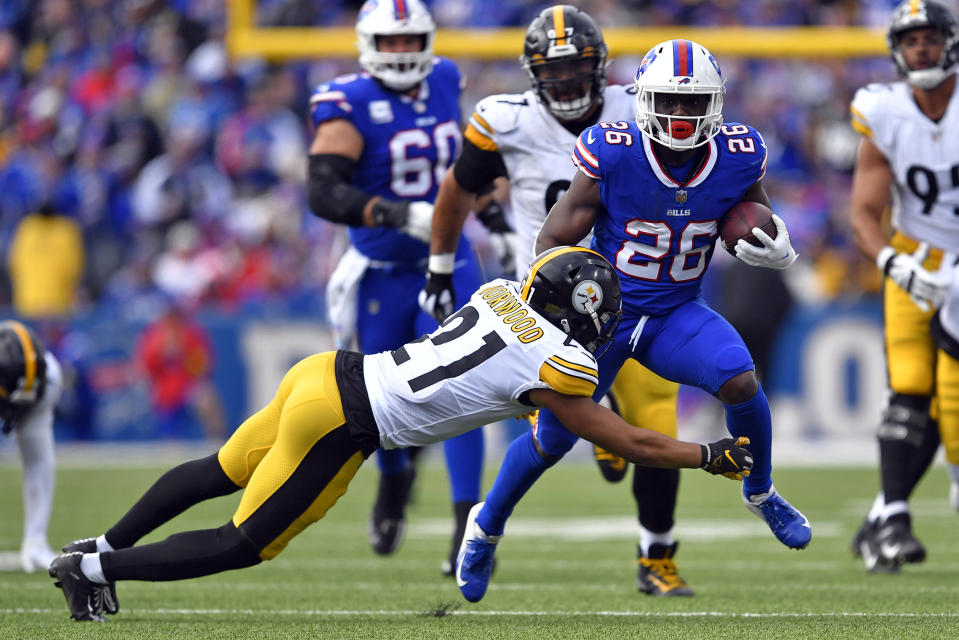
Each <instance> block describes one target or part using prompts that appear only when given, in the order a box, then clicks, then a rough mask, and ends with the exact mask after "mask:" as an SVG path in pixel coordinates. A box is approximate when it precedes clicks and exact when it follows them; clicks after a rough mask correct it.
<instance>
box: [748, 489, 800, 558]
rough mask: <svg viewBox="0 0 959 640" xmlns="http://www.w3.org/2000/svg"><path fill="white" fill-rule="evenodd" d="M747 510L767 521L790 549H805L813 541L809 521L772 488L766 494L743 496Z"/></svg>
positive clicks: (777, 536) (774, 532)
mask: <svg viewBox="0 0 959 640" xmlns="http://www.w3.org/2000/svg"><path fill="white" fill-rule="evenodd" d="M743 502H744V503H745V504H746V508H747V509H749V510H750V511H752V512H753V513H755V514H756V515H757V516H759V517H760V518H762V519H763V520H765V521H766V524H768V525H769V528H770V530H771V531H772V532H773V535H775V536H776V538H777V539H778V540H779V541H780V542H782V543H783V544H784V545H786V546H787V547H789V548H790V549H805V548H806V547H808V546H809V541H810V540H812V527H811V526H809V519H808V518H806V516H804V515H803V514H802V513H801V512H800V511H799V509H797V508H796V507H794V506H792V505H791V504H789V503H788V502H786V500H785V499H784V498H783V497H782V496H781V495H779V493H778V492H777V491H776V487H774V486H770V487H769V491H767V492H766V493H754V494H753V495H751V496H747V495H745V494H743Z"/></svg>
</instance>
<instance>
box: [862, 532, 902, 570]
mask: <svg viewBox="0 0 959 640" xmlns="http://www.w3.org/2000/svg"><path fill="white" fill-rule="evenodd" d="M878 529H879V524H878V522H870V521H869V520H868V519H867V520H863V522H862V526H861V527H859V531H857V532H856V535H855V536H853V538H852V543H851V547H852V552H853V553H854V554H856V555H857V556H859V557H860V558H862V562H863V564H864V565H865V566H866V571H868V572H869V573H899V568H900V566H901V563H900V562H899V561H897V560H890V559H888V558H885V557H883V555H882V554H881V553H880V552H879V543H878V541H877V539H876V533H877V531H878Z"/></svg>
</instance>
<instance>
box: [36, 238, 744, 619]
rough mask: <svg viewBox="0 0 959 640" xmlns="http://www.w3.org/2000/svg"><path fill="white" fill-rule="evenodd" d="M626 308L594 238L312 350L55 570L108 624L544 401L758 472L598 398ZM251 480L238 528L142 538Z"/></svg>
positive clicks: (679, 454) (587, 431) (585, 430)
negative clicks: (378, 459)
mask: <svg viewBox="0 0 959 640" xmlns="http://www.w3.org/2000/svg"><path fill="white" fill-rule="evenodd" d="M620 317H621V299H620V289H619V278H618V276H617V275H616V272H615V271H614V270H613V268H612V266H611V265H610V264H609V263H608V262H607V261H606V260H605V259H604V258H603V257H602V256H600V255H599V254H597V253H595V252H594V251H591V250H589V249H586V248H583V247H561V248H557V249H555V250H552V251H550V252H547V253H544V254H543V255H542V256H539V257H538V258H537V259H536V260H535V261H534V263H533V265H532V266H531V267H530V269H529V272H528V273H527V274H526V277H525V278H524V280H523V282H522V283H516V282H512V281H508V280H495V281H493V282H491V283H489V284H487V285H484V286H483V287H481V288H480V289H479V290H477V291H476V292H475V293H474V294H473V296H472V297H471V298H470V301H469V303H467V304H466V305H465V306H463V307H462V308H461V309H460V310H459V311H458V312H457V313H455V314H454V315H453V316H451V317H450V318H448V319H447V321H446V322H445V323H443V325H442V326H440V327H439V328H438V329H437V330H436V331H434V332H433V333H431V334H429V335H425V336H423V337H421V338H419V339H418V340H414V341H413V342H409V343H407V344H406V345H403V346H402V347H400V348H399V349H396V350H394V351H384V352H381V353H378V354H374V355H367V356H364V355H362V354H360V353H356V352H351V351H335V352H328V353H321V354H316V355H313V356H310V357H308V358H306V359H304V360H302V361H300V362H299V363H297V364H296V365H294V366H293V368H292V369H290V371H289V372H288V373H287V374H286V376H285V377H284V378H283V381H282V382H281V383H280V387H279V390H278V391H277V394H276V396H275V397H274V398H273V400H272V401H271V402H270V403H269V404H268V405H267V406H266V407H264V408H263V409H261V410H260V411H258V412H257V413H255V414H253V415H252V416H251V417H250V418H248V419H247V420H246V422H244V423H243V424H242V425H240V427H239V428H238V429H237V431H236V432H235V433H234V434H233V435H232V436H231V437H230V439H229V440H228V441H227V442H226V444H224V445H223V447H222V448H221V449H220V450H219V452H218V453H217V454H216V455H212V456H209V457H207V458H203V459H200V460H195V461H193V462H188V463H185V464H183V465H180V466H179V467H176V468H174V469H172V470H170V471H168V472H167V473H166V474H165V475H164V476H163V477H161V478H160V479H159V480H158V481H157V482H156V483H155V484H154V486H153V487H151V488H150V489H149V490H148V491H147V493H146V494H145V495H144V496H143V497H142V498H141V499H140V501H139V502H138V503H137V504H136V505H134V507H133V508H132V509H131V510H130V511H129V512H128V513H127V514H126V515H125V516H123V518H121V520H120V521H119V522H118V523H117V524H116V525H115V526H114V527H112V528H111V529H110V530H108V531H107V532H106V534H104V535H102V536H99V537H98V538H86V539H83V540H78V541H75V542H73V543H70V544H69V545H67V548H71V549H76V548H78V547H86V549H88V551H86V552H84V550H77V551H73V552H70V553H65V554H63V555H61V556H58V557H57V559H56V560H54V561H53V564H52V565H51V567H50V575H51V576H52V577H54V578H56V579H57V586H59V587H60V588H61V589H63V592H64V595H65V597H66V600H67V604H68V607H69V609H70V613H71V615H72V617H73V618H74V619H76V620H99V619H101V618H102V616H103V614H104V613H105V612H106V613H114V612H116V611H117V608H118V607H117V602H116V599H115V595H114V596H113V597H112V598H110V599H107V598H105V595H106V594H107V593H108V592H109V590H111V589H112V588H113V583H114V582H115V581H117V580H149V581H160V580H182V579H186V578H194V577H199V576H203V575H209V574H212V573H218V572H220V571H225V570H228V569H239V568H243V567H249V566H252V565H255V564H258V563H259V562H261V561H263V560H269V559H272V558H274V557H275V556H276V555H277V554H278V553H280V552H281V551H282V550H283V549H284V548H285V547H286V545H287V544H288V543H289V541H290V540H291V539H292V538H293V537H294V536H296V535H297V534H298V533H300V532H301V531H302V530H303V529H305V528H306V527H307V526H308V525H310V524H311V523H312V522H315V521H316V520H319V519H320V518H322V517H323V515H324V514H325V513H326V511H327V510H328V509H329V508H330V507H332V506H333V505H334V504H335V503H336V501H337V499H339V497H340V496H341V495H343V493H345V492H346V489H347V487H348V485H349V483H350V481H351V480H352V479H353V476H354V475H355V473H356V471H357V470H358V469H359V467H360V465H361V464H362V463H363V461H364V460H365V459H366V458H367V457H369V456H370V454H372V453H373V452H374V451H375V450H377V449H379V448H385V449H393V448H399V447H409V446H416V445H425V444H428V443H432V442H438V441H441V440H445V439H447V438H451V437H454V436H456V435H457V434H461V433H465V432H466V431H468V430H470V429H474V428H476V427H477V426H479V425H482V424H488V423H489V422H492V421H495V420H501V419H503V418H507V417H515V416H519V415H522V414H525V413H528V412H530V411H534V410H536V409H537V408H539V407H549V408H550V409H552V410H553V411H554V412H555V413H556V415H557V416H559V417H560V419H561V420H562V421H563V422H564V424H565V425H566V426H567V427H568V428H569V429H570V430H572V431H573V432H575V433H576V434H578V435H579V436H581V437H583V438H587V439H589V440H592V441H595V442H597V443H599V444H601V445H602V446H603V447H604V448H606V449H608V450H610V451H613V452H616V453H617V454H618V455H621V456H623V457H625V458H627V459H628V460H630V461H631V462H637V463H640V464H652V465H662V466H669V467H688V468H696V467H700V468H703V469H705V470H707V471H709V472H710V473H714V474H722V475H725V476H727V477H729V478H733V479H742V477H743V476H748V475H749V472H750V469H751V468H752V455H751V454H750V452H749V451H748V450H747V449H745V448H743V447H744V445H746V444H748V439H746V438H740V439H738V440H734V439H733V438H725V439H723V440H720V441H717V442H713V443H709V444H702V445H700V444H695V443H690V442H681V441H678V440H675V439H673V438H669V437H667V436H664V435H662V434H660V433H656V432H654V431H651V430H648V429H636V428H634V427H631V426H630V425H628V424H626V423H625V422H623V420H622V419H621V418H620V417H619V416H617V415H616V414H615V413H613V412H612V411H609V410H608V409H605V408H603V407H601V406H600V405H597V404H596V403H595V402H593V400H592V395H593V392H594V391H595V389H596V384H597V377H596V376H597V368H596V358H597V357H599V356H600V355H602V352H603V351H604V349H605V347H606V346H608V344H609V337H610V336H611V335H612V333H613V331H615V329H616V327H617V325H618V324H619V318H620ZM241 488H242V489H243V493H242V496H241V498H240V504H239V507H238V508H237V511H236V513H235V514H234V515H233V518H232V519H231V520H230V521H229V522H227V523H226V524H224V525H223V526H221V527H219V528H217V529H207V530H200V531H187V532H184V533H178V534H175V535H173V536H170V537H169V538H167V539H166V540H163V541H160V542H157V543H154V544H147V545H142V546H132V544H133V542H135V541H136V540H137V539H139V538H138V537H137V536H142V535H145V534H146V533H148V532H149V531H150V530H152V529H153V528H156V527H157V526H159V525H160V524H162V523H163V522H165V521H166V520H169V519H170V518H173V517H174V516H175V515H177V514H178V513H180V512H182V511H183V510H184V509H186V508H187V507H189V506H191V505H192V504H195V503H197V502H199V501H201V500H204V499H207V498H211V497H214V496H217V495H224V494H226V493H230V492H232V491H239V490H240V489H241ZM121 537H123V539H125V540H126V542H127V543H129V546H127V547H126V548H118V545H119V544H120V542H119V540H120V539H121ZM131 539H132V540H133V542H130V540H131Z"/></svg>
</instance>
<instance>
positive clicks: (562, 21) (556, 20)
mask: <svg viewBox="0 0 959 640" xmlns="http://www.w3.org/2000/svg"><path fill="white" fill-rule="evenodd" d="M553 28H554V29H555V30H556V45H557V46H559V45H563V44H566V16H565V15H564V14H563V5H561V4H558V5H556V6H555V7H553Z"/></svg>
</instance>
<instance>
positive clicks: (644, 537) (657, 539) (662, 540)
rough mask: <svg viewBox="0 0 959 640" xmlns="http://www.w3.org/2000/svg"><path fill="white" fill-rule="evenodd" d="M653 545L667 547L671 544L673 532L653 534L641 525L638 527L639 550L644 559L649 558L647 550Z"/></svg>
mask: <svg viewBox="0 0 959 640" xmlns="http://www.w3.org/2000/svg"><path fill="white" fill-rule="evenodd" d="M654 544H664V545H666V546H667V547H668V546H669V545H671V544H673V530H672V529H670V530H669V531H667V532H666V533H653V532H652V531H650V530H649V529H647V528H645V527H644V526H643V525H639V549H640V550H641V551H642V552H643V556H644V557H647V558H648V557H649V548H650V547H651V546H653V545H654Z"/></svg>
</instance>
